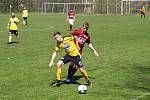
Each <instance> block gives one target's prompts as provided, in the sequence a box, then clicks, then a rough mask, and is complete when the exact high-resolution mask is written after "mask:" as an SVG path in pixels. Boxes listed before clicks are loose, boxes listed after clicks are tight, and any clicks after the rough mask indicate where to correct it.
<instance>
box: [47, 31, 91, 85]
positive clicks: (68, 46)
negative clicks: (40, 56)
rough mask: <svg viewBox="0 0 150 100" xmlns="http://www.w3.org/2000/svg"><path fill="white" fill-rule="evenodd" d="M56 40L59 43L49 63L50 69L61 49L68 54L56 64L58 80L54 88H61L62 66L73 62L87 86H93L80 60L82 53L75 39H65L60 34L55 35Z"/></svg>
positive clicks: (54, 83)
mask: <svg viewBox="0 0 150 100" xmlns="http://www.w3.org/2000/svg"><path fill="white" fill-rule="evenodd" d="M54 38H55V40H56V42H57V45H56V46H55V49H54V52H53V54H52V58H51V61H50V63H49V67H51V66H52V65H53V64H54V59H55V57H56V54H57V52H58V50H59V49H64V50H65V52H66V55H65V56H63V57H62V58H61V59H60V60H59V61H58V62H57V64H56V80H55V81H54V82H53V83H52V85H53V86H60V74H61V67H62V65H64V64H66V63H68V62H73V63H75V64H76V65H77V66H78V68H79V70H80V72H81V73H82V75H83V76H84V78H85V80H86V82H87V85H91V82H90V80H89V78H88V75H87V72H86V71H85V69H84V68H83V63H82V60H81V58H80V53H79V51H78V49H77V47H76V45H75V43H74V38H73V37H63V36H62V35H61V33H60V32H56V33H54Z"/></svg>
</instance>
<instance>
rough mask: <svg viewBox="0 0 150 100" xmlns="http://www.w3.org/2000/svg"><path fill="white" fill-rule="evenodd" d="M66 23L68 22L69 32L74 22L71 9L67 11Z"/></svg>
mask: <svg viewBox="0 0 150 100" xmlns="http://www.w3.org/2000/svg"><path fill="white" fill-rule="evenodd" d="M67 21H68V22H69V29H70V31H71V30H72V27H73V24H74V21H75V12H74V11H73V10H72V9H70V10H69V11H68V14H67Z"/></svg>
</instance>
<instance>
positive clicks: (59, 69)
mask: <svg viewBox="0 0 150 100" xmlns="http://www.w3.org/2000/svg"><path fill="white" fill-rule="evenodd" d="M60 74H61V68H57V69H56V80H60Z"/></svg>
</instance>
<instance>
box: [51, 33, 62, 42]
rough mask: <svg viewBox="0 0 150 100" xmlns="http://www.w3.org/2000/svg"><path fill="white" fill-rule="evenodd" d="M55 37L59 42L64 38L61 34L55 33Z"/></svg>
mask: <svg viewBox="0 0 150 100" xmlns="http://www.w3.org/2000/svg"><path fill="white" fill-rule="evenodd" d="M53 36H54V38H55V40H56V41H57V42H61V41H62V40H63V36H62V35H61V33H60V32H55V33H54V35H53Z"/></svg>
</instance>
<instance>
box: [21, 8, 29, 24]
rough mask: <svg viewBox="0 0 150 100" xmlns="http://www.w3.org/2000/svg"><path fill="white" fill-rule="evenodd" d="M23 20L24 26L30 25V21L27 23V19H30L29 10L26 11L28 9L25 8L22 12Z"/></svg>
mask: <svg viewBox="0 0 150 100" xmlns="http://www.w3.org/2000/svg"><path fill="white" fill-rule="evenodd" d="M22 18H23V25H28V21H27V18H28V10H27V9H26V7H24V8H23V11H22Z"/></svg>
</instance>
